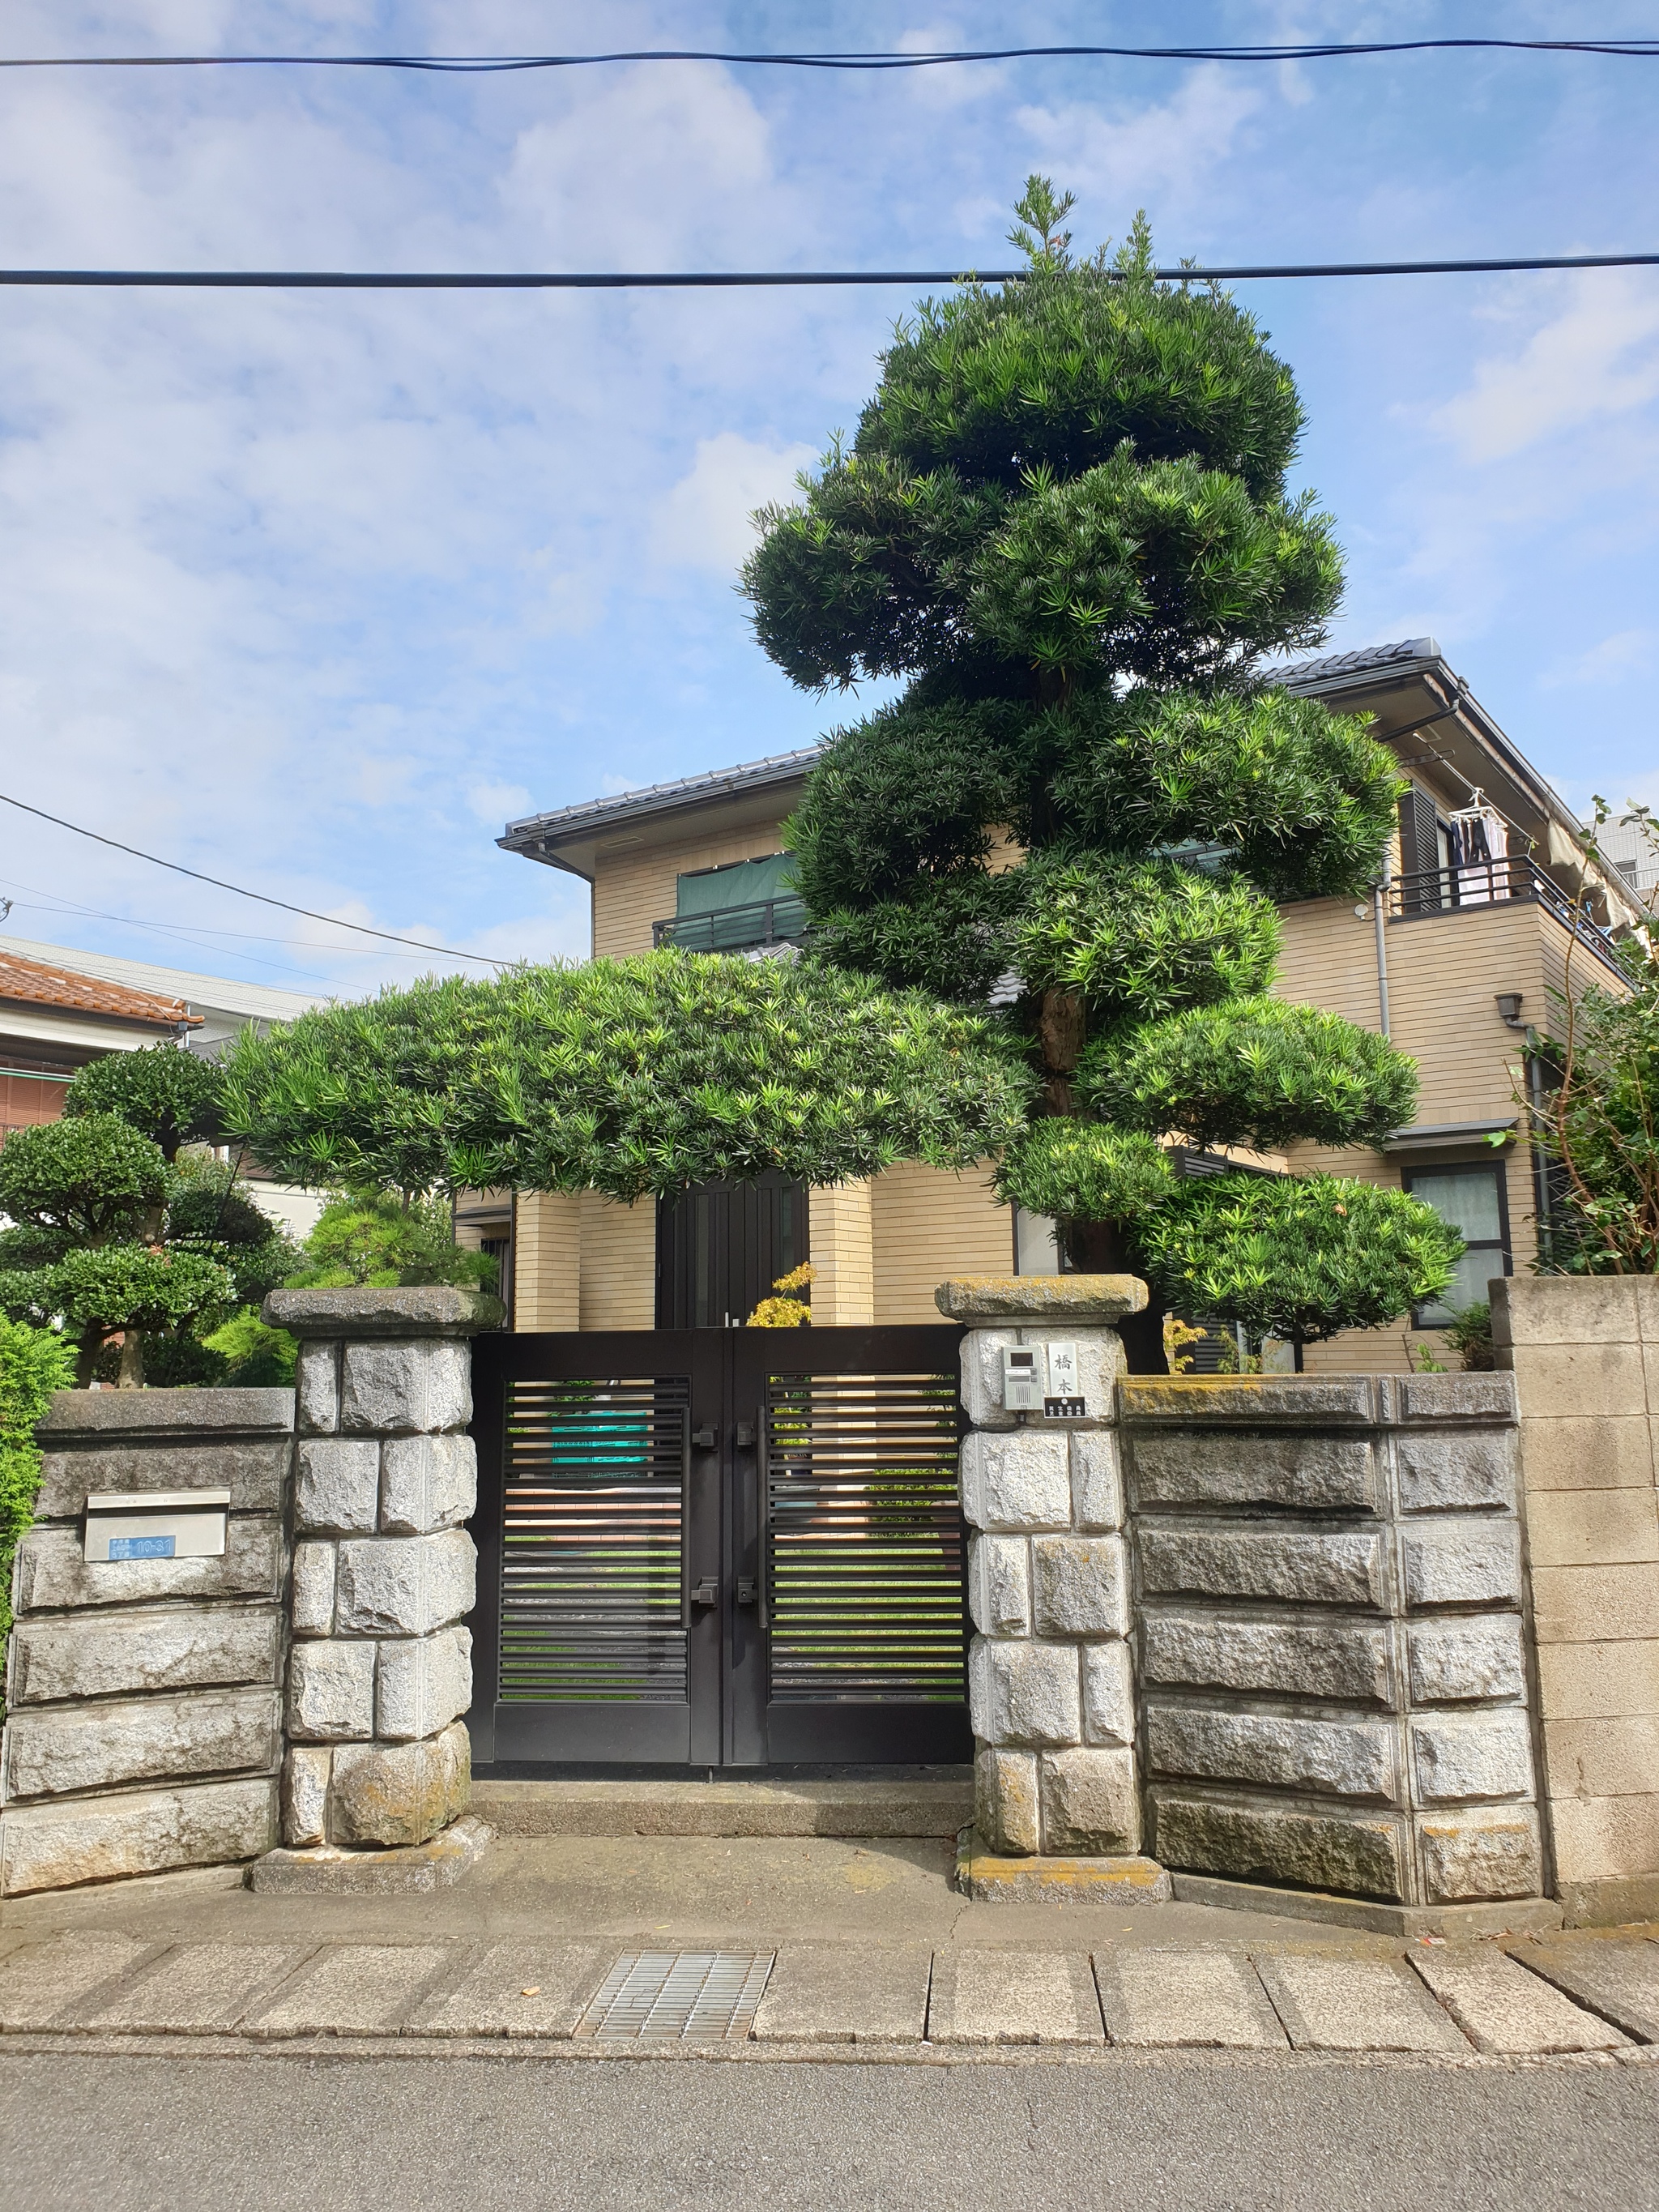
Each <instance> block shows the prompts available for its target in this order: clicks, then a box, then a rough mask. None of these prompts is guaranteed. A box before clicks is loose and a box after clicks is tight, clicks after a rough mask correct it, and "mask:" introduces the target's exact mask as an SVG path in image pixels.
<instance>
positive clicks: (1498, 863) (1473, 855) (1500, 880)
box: [1446, 791, 1510, 906]
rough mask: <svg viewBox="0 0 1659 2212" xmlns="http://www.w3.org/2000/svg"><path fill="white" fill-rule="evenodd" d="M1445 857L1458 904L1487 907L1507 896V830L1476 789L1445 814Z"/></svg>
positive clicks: (1501, 818)
mask: <svg viewBox="0 0 1659 2212" xmlns="http://www.w3.org/2000/svg"><path fill="white" fill-rule="evenodd" d="M1446 842H1447V845H1448V848H1449V850H1448V853H1447V856H1446V857H1447V860H1448V862H1449V868H1450V873H1451V879H1452V897H1453V901H1454V903H1455V904H1456V905H1458V906H1489V905H1491V903H1492V901H1493V900H1494V899H1506V898H1508V896H1510V872H1509V832H1508V831H1507V829H1505V828H1504V817H1502V815H1501V814H1499V813H1498V812H1497V811H1496V810H1495V809H1494V808H1492V807H1491V806H1489V805H1486V804H1485V802H1484V801H1483V799H1482V797H1481V794H1480V792H1479V791H1476V792H1475V793H1474V797H1473V799H1472V800H1471V803H1470V804H1469V805H1468V806H1461V807H1459V808H1458V810H1457V811H1456V812H1455V814H1449V815H1448V816H1447V817H1446Z"/></svg>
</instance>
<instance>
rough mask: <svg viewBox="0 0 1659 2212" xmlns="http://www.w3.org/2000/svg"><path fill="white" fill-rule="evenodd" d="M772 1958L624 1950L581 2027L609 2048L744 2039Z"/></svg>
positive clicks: (755, 1953) (734, 1953)
mask: <svg viewBox="0 0 1659 2212" xmlns="http://www.w3.org/2000/svg"><path fill="white" fill-rule="evenodd" d="M774 1955H775V1954H773V1953H772V1952H770V1951H624V1952H623V1954H622V1956H621V1957H620V1958H619V1959H618V1960H617V1962H616V1964H615V1966H612V1967H611V1972H609V1973H608V1974H607V1975H606V1976H605V1980H604V1983H603V1984H602V1985H601V1987H600V1989H599V1995H598V1996H596V1997H595V1998H594V1999H593V2002H592V2004H590V2005H589V2006H588V2008H587V2010H586V2012H585V2013H584V2014H583V2015H582V2016H581V2019H580V2021H579V2022H578V2024H577V2027H576V2031H575V2032H576V2033H577V2034H578V2035H580V2036H594V2037H597V2038H599V2039H601V2040H603V2041H605V2042H631V2043H646V2042H650V2043H661V2042H678V2043H720V2042H724V2041H726V2040H728V2039H729V2040H743V2039H746V2038H747V2037H748V2035H749V2033H750V2029H751V2028H752V2027H753V2026H754V2023H755V2008H756V2006H757V2005H758V2004H759V2002H760V2001H761V1993H762V1991H763V1990H764V1989H765V1987H766V1978H767V1976H768V1975H769V1973H770V1972H771V1971H772V1961H773V1958H774Z"/></svg>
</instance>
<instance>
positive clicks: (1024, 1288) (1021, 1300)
mask: <svg viewBox="0 0 1659 2212" xmlns="http://www.w3.org/2000/svg"><path fill="white" fill-rule="evenodd" d="M933 1303H934V1304H935V1305H936V1306H938V1308H939V1311H940V1312H941V1313H942V1314H943V1315H944V1316H945V1319H946V1320H947V1321H960V1322H969V1323H972V1322H982V1321H1011V1322H1114V1321H1121V1320H1122V1319H1123V1318H1124V1317H1125V1316H1127V1315H1128V1314H1138V1313H1144V1312H1145V1311H1146V1284H1145V1283H1143V1282H1142V1281H1141V1280H1140V1279H1139V1276H1136V1275H961V1276H958V1277H957V1279H955V1280H954V1281H952V1282H949V1283H941V1284H940V1285H939V1288H938V1290H937V1291H935V1292H934V1293H933Z"/></svg>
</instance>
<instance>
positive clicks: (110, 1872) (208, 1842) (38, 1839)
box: [0, 1775, 277, 1897]
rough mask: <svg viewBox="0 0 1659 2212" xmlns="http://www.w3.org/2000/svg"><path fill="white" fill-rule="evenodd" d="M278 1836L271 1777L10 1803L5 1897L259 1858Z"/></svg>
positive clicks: (0, 1835) (3, 1860) (4, 1832)
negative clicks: (96, 1795) (234, 1860)
mask: <svg viewBox="0 0 1659 2212" xmlns="http://www.w3.org/2000/svg"><path fill="white" fill-rule="evenodd" d="M276 1833H277V1814H276V1777H275V1776H274V1775H272V1776H270V1777H269V1778H250V1779H247V1780H243V1781H235V1782H201V1783H196V1784H181V1785H179V1787H177V1788H174V1789H167V1790H141V1791H139V1790H136V1791H131V1792H118V1793H115V1794H112V1795H111V1796H104V1797H68V1798H58V1799H52V1798H48V1799H46V1800H45V1801H44V1802H41V1803H40V1804H37V1805H9V1806H7V1808H6V1809H5V1812H4V1814H0V1896H5V1897H19V1896H21V1895H23V1894H25V1893H27V1892H28V1891H31V1890H41V1889H70V1888H73V1887H76V1885H77V1884H79V1883H81V1882H88V1881H115V1880H116V1879H118V1877H119V1876H121V1875H135V1874H162V1873H165V1872H167V1869H169V1868H173V1867H186V1866H222V1865H223V1864H224V1863H226V1862H227V1861H228V1860H233V1859H251V1858H256V1857H258V1855H259V1853H260V1852H262V1851H267V1850H270V1849H271V1848H272V1846H273V1845H274V1844H275V1843H276Z"/></svg>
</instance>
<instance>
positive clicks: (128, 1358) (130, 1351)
mask: <svg viewBox="0 0 1659 2212" xmlns="http://www.w3.org/2000/svg"><path fill="white" fill-rule="evenodd" d="M143 1387H144V1332H143V1329H142V1328H125V1329H123V1330H122V1332H121V1373H120V1376H119V1379H118V1383H117V1384H116V1388H117V1389H121V1390H142V1389H143Z"/></svg>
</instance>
